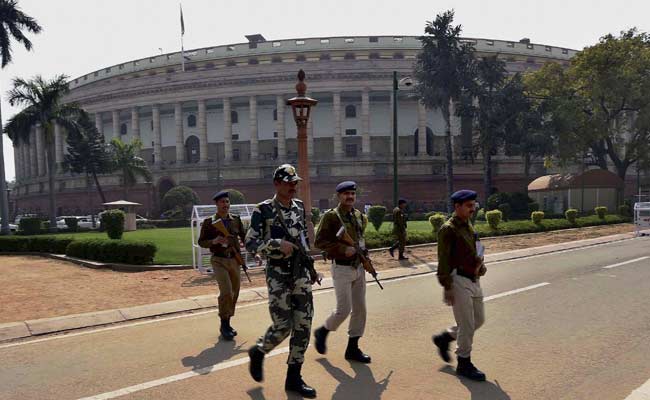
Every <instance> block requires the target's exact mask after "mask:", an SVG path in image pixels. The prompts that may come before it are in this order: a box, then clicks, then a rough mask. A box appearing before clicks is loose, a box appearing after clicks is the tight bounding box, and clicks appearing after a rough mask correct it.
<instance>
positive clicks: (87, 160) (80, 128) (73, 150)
mask: <svg viewBox="0 0 650 400" xmlns="http://www.w3.org/2000/svg"><path fill="white" fill-rule="evenodd" d="M67 133H68V137H67V139H66V142H67V144H68V154H66V155H65V156H64V164H63V166H64V168H65V169H66V170H68V171H71V172H74V173H77V174H82V173H83V174H86V176H87V177H92V179H93V181H94V182H95V186H96V187H97V191H98V192H99V196H100V197H101V199H102V203H106V196H105V195H104V191H103V190H102V187H101V185H100V184H99V179H98V178H97V174H105V173H109V172H112V170H113V163H112V159H111V153H110V148H109V146H108V145H106V144H105V143H104V135H102V134H100V133H99V132H98V131H97V128H96V127H95V125H94V124H93V123H92V122H91V121H90V118H89V117H88V114H87V113H86V112H82V113H81V114H80V116H79V118H78V119H77V120H76V121H74V123H73V124H72V125H70V126H68V128H67Z"/></svg>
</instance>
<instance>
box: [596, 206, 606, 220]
mask: <svg viewBox="0 0 650 400" xmlns="http://www.w3.org/2000/svg"><path fill="white" fill-rule="evenodd" d="M594 211H595V212H596V215H598V218H600V219H605V215H607V207H604V206H599V207H596V208H594Z"/></svg>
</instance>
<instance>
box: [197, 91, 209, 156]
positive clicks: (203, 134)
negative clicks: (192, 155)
mask: <svg viewBox="0 0 650 400" xmlns="http://www.w3.org/2000/svg"><path fill="white" fill-rule="evenodd" d="M198 108H199V112H198V114H199V123H198V125H199V162H200V163H201V164H204V163H207V162H208V121H207V116H206V111H205V100H203V99H202V100H199V101H198Z"/></svg>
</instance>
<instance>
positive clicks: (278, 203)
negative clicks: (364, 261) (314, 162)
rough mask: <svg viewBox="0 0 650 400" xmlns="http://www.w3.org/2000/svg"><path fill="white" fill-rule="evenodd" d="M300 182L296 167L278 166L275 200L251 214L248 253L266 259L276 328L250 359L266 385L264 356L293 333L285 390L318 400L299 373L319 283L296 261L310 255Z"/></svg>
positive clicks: (250, 352)
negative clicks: (301, 255) (315, 287)
mask: <svg viewBox="0 0 650 400" xmlns="http://www.w3.org/2000/svg"><path fill="white" fill-rule="evenodd" d="M301 180H302V178H300V177H299V176H298V175H297V174H296V169H295V168H294V167H293V166H291V165H289V164H284V165H281V166H280V167H278V168H277V169H276V170H275V173H274V174H273V185H274V186H275V196H274V197H273V198H272V199H268V200H265V201H264V202H262V203H260V204H258V205H257V207H256V208H255V210H254V211H253V214H252V215H251V225H250V228H249V229H248V232H247V234H246V248H247V249H248V251H250V252H251V253H257V254H260V255H262V256H264V257H266V258H267V265H266V284H267V287H268V295H269V312H270V314H271V320H272V321H273V324H272V325H271V326H270V327H269V328H268V330H267V331H266V334H264V336H262V337H261V338H259V340H258V341H257V344H256V345H255V346H253V347H251V348H250V349H249V350H248V355H249V356H250V360H251V361H250V366H249V368H250V374H251V376H252V377H253V379H254V380H255V381H257V382H261V381H262V380H263V379H264V376H263V362H264V356H265V355H266V353H268V352H269V351H271V350H273V349H274V348H275V347H276V346H277V345H279V344H280V343H281V342H282V341H283V340H284V339H285V338H286V337H287V336H289V334H291V340H290V342H289V358H288V360H287V364H288V370H287V377H286V380H285V385H284V387H285V389H286V390H288V391H293V392H297V393H299V394H301V395H302V396H304V397H308V398H314V397H316V390H315V389H314V388H312V387H310V386H308V385H307V384H306V383H305V382H304V381H303V380H302V376H301V374H300V372H301V369H302V364H303V362H304V359H305V351H306V350H307V347H308V346H309V337H310V333H311V321H312V317H313V314H314V306H313V298H312V290H311V285H312V283H314V282H313V281H312V278H311V277H310V273H309V271H308V268H307V266H306V265H305V263H304V261H299V262H297V263H296V261H295V260H296V257H295V256H296V254H295V253H296V252H297V251H299V247H298V246H302V250H303V251H309V243H308V237H307V222H306V220H305V205H304V204H303V202H302V201H300V200H298V199H294V196H295V195H296V186H297V185H298V182H300V181H301ZM296 244H298V245H296Z"/></svg>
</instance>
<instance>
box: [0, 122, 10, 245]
mask: <svg viewBox="0 0 650 400" xmlns="http://www.w3.org/2000/svg"><path fill="white" fill-rule="evenodd" d="M2 128H3V125H2V110H0V129H2ZM5 178H6V176H5V154H4V133H3V132H2V131H0V217H2V227H1V229H0V234H2V235H9V234H10V233H11V230H10V229H9V195H8V193H7V181H6V179H5Z"/></svg>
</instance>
